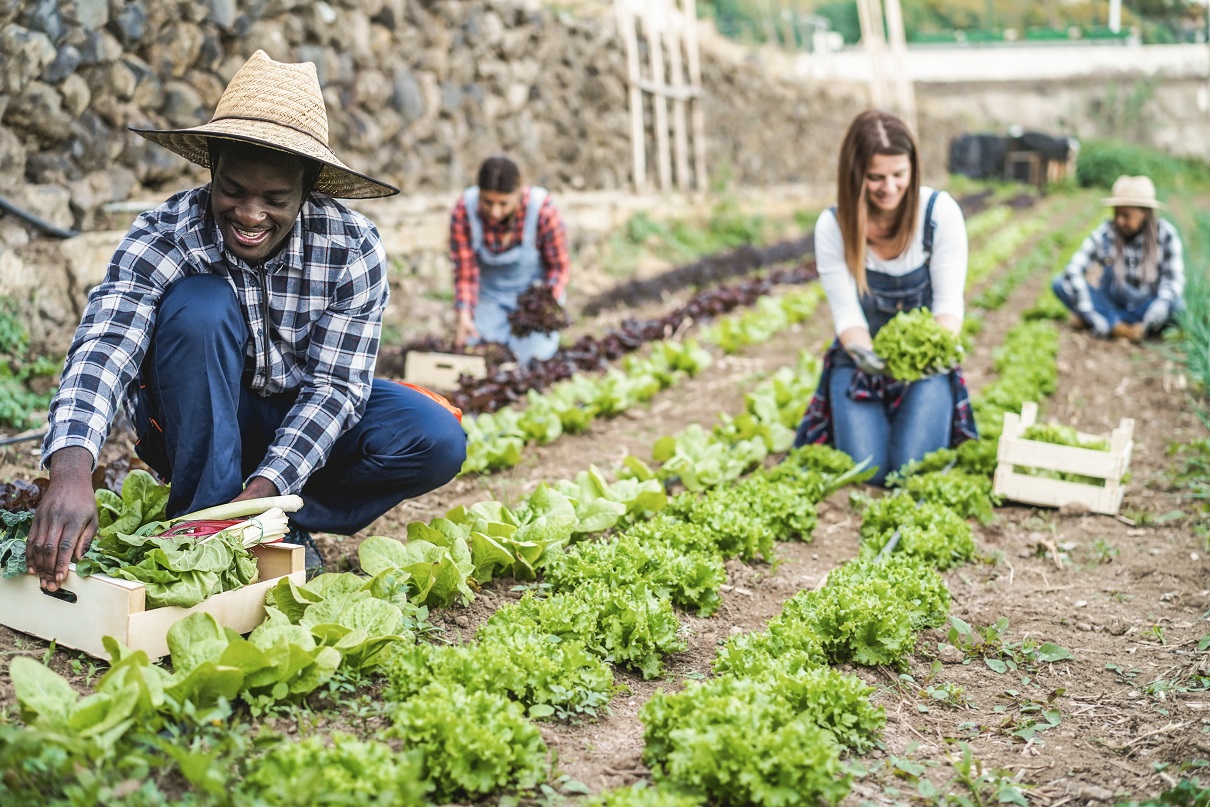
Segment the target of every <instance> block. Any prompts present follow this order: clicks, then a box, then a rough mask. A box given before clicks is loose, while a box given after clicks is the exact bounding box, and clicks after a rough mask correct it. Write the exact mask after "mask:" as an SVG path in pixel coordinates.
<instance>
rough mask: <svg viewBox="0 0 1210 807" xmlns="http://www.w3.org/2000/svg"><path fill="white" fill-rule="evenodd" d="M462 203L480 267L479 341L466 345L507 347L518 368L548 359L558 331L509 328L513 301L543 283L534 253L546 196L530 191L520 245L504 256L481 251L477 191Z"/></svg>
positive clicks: (539, 258)
mask: <svg viewBox="0 0 1210 807" xmlns="http://www.w3.org/2000/svg"><path fill="white" fill-rule="evenodd" d="M463 198H464V199H465V201H466V212H467V217H466V218H467V220H468V221H469V222H470V225H471V250H472V251H473V252H474V253H475V257H476V259H477V260H478V262H479V303H478V304H477V305H476V306H475V328H476V329H477V330H478V331H479V339H478V340H471V344H475V343H477V342H479V341H484V342H500V343H502V344H505V345H508V349H509V350H511V351H512V352H513V355H514V356H516V357H517V361H518V362H519V363H521V364H526V363H528V362H529V361H531V360H533V359H537V360H539V361H543V360H545V359H549V358H550V357H551V356H553V355H555V351H556V350H558V348H559V332H558V331H551V332H549V333H544V332H541V331H536V332H534V333H531V334H529V335H528V336H514V335H513V333H512V326H511V325H509V322H508V315H509V313H510V312H512V311H515V310H516V308H517V297H518V295H520V294H521V293H522V292H523V291H525V290H526V289H528V288H529V287H530V286H532V285H534V284H535V283H543V282H545V273H544V271H543V268H542V253H541V252H539V250H538V211H539V210H541V208H542V202H544V201H545V200H546V190H545V189H544V188H537V187H531V188H530V189H529V206H528V207H527V208H526V209H525V228H524V230H523V234H522V237H521V243H520V244H517V245H516V246H514V247H510V248H509V249H506V250H504V251H503V252H491V251H489V250H488V249H487V248H486V247H485V246H484V245H483V222H482V221H480V220H479V212H478V211H479V188H478V187H471V188H467V189H466V191H465V193H464V194H463ZM559 302H562V300H560V301H559Z"/></svg>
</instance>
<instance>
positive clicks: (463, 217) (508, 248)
mask: <svg viewBox="0 0 1210 807" xmlns="http://www.w3.org/2000/svg"><path fill="white" fill-rule="evenodd" d="M450 260H451V261H452V262H453V264H454V309H455V311H456V312H457V324H456V326H455V331H454V346H455V347H458V348H461V347H463V346H464V345H474V344H478V343H479V342H499V343H501V344H504V345H507V346H508V348H509V349H510V350H511V351H512V352H513V355H514V356H516V357H517V361H518V362H520V363H522V364H525V363H526V362H529V361H531V360H533V359H537V360H539V361H541V360H544V359H549V358H550V357H551V356H553V355H554V354H555V351H556V350H557V349H558V347H559V333H558V331H550V332H542V331H539V332H535V333H531V334H529V335H528V336H521V337H518V336H514V335H513V333H512V328H511V326H510V324H509V321H508V315H509V313H510V312H512V311H514V310H515V309H516V307H517V297H518V296H519V295H520V294H521V293H522V292H524V291H525V290H527V289H528V288H529V287H530V286H532V285H534V284H536V283H544V284H546V285H547V286H549V287H550V290H551V293H552V294H553V295H554V298H555V299H556V300H558V301H559V302H560V303H562V302H563V300H564V298H565V296H566V292H567V277H568V273H569V270H570V263H569V261H568V255H567V235H566V233H565V232H564V229H563V222H562V220H561V219H560V218H559V211H558V210H556V209H555V206H554V203H553V202H552V201H551V200H550V195H549V194H548V193H547V192H546V189H545V188H539V187H537V186H533V185H530V186H523V185H522V184H521V172H520V170H519V169H518V168H517V164H516V163H514V162H513V161H512V160H510V159H509V158H507V157H499V156H497V157H489V158H488V159H486V160H484V161H483V164H482V165H481V166H479V177H478V184H477V185H475V186H473V187H470V188H467V189H466V190H465V191H464V192H463V194H462V197H461V198H460V199H459V200H458V204H457V205H455V207H454V212H453V214H452V215H451V217H450Z"/></svg>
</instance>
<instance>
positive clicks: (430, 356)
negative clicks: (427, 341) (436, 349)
mask: <svg viewBox="0 0 1210 807" xmlns="http://www.w3.org/2000/svg"><path fill="white" fill-rule="evenodd" d="M463 374H466V375H470V376H474V377H475V378H482V377H483V376H485V375H486V374H487V361H486V360H485V359H484V358H483V357H482V356H464V355H462V354H460V353H426V352H423V351H418V350H409V351H408V353H407V356H406V357H405V358H404V360H403V380H404V381H407V382H408V383H411V384H419V385H420V386H422V387H430V388H432V389H437V390H452V389H457V387H458V376H460V375H463Z"/></svg>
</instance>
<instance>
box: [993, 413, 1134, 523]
mask: <svg viewBox="0 0 1210 807" xmlns="http://www.w3.org/2000/svg"><path fill="white" fill-rule="evenodd" d="M1037 419H1038V405H1037V404H1036V403H1032V402H1029V403H1026V404H1025V405H1024V406H1022V407H1021V414H1020V415H1019V416H1018V415H1016V414H1013V413H1011V412H1010V413H1008V414H1006V415H1005V416H1004V431H1003V432H1002V433H1001V435H1000V445H999V448H998V450H997V453H996V476H995V483H994V490H995V492H996V493H997V494H999V495H1001V496H1003V497H1005V498H1006V499H1012V500H1013V501H1017V502H1024V503H1026V504H1037V505H1042V506H1044V507H1062V506H1063V505H1065V504H1083V505H1086V506H1087V507H1088V509H1089V510H1091V511H1092V512H1094V513H1105V514H1107V515H1115V514H1116V513H1117V512H1118V508H1119V507H1121V506H1122V494H1123V493H1124V492H1125V487H1124V486H1123V485H1122V475H1123V474H1125V473H1126V469H1127V468H1128V467H1129V466H1130V451H1131V448H1132V447H1133V445H1134V443H1133V438H1134V419H1133V418H1122V422H1121V424H1120V425H1119V426H1118V427H1117V428H1116V429H1114V430H1113V432H1112V433H1111V434H1110V435H1109V437H1108V440H1109V450H1108V451H1097V450H1095V449H1091V448H1077V447H1075V446H1061V445H1056V444H1054V443H1043V442H1039V441H1037V440H1026V439H1023V438H1022V437H1021V435H1022V434H1024V432H1025V430H1026V429H1027V428H1029V427H1030V426H1032V425H1034V423H1036V422H1037ZM1077 434H1079V437H1080V439H1081V440H1104V439H1106V438H1105V437H1104V436H1103V435H1092V434H1083V433H1080V432H1077ZM1014 466H1021V467H1024V468H1031V469H1038V470H1046V471H1062V472H1064V473H1068V474H1079V475H1080V476H1087V477H1092V478H1095V479H1104V480H1105V484H1104V486H1100V485H1094V484H1086V483H1081V482H1072V481H1068V480H1065V479H1051V478H1048V477H1045V476H1031V475H1028V474H1024V473H1021V472H1019V471H1016V470H1014Z"/></svg>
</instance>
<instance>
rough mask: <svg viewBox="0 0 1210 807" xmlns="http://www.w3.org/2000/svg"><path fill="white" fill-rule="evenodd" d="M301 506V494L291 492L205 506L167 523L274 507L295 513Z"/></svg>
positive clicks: (219, 517)
mask: <svg viewBox="0 0 1210 807" xmlns="http://www.w3.org/2000/svg"><path fill="white" fill-rule="evenodd" d="M302 506H303V500H302V497H301V496H295V495H293V494H291V495H289V496H265V497H262V498H260V499H244V500H243V501H238V502H228V503H227V504H219V505H215V506H214V507H207V508H206V509H204V510H198V511H197V512H194V513H186V514H185V515H183V516H177V517H176V518H174V519H172V520H171V521H170V522H168V523H170V524H176V523H178V522H181V521H219V520H222V519H228V518H243V517H244V516H257V515H260V514H261V513H264V512H265V511H267V510H272V509H274V508H277V509H278V510H281V511H282V512H283V513H295V512H297V511H299V510H301V509H302Z"/></svg>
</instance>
